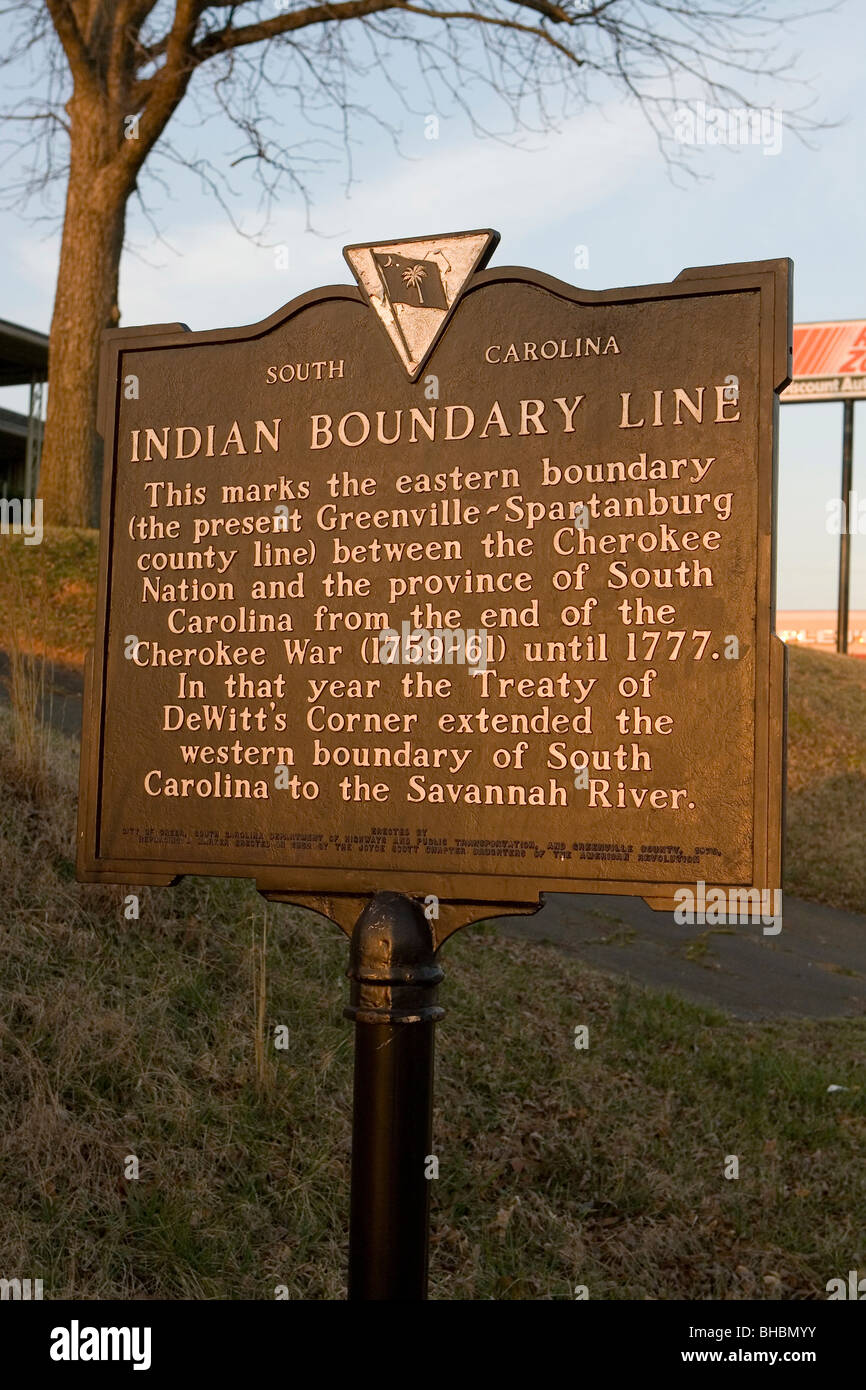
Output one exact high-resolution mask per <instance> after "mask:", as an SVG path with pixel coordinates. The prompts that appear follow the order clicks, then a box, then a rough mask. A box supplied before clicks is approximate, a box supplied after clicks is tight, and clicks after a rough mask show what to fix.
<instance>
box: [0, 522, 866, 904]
mask: <svg viewBox="0 0 866 1390" xmlns="http://www.w3.org/2000/svg"><path fill="white" fill-rule="evenodd" d="M97 544H98V533H97V532H96V531H70V530H50V529H49V530H48V531H46V533H45V539H44V541H43V543H42V545H40V546H24V545H22V544H21V542H20V540H18V539H17V538H14V537H0V647H2V646H3V645H4V642H6V641H8V637H5V636H4V632H3V615H4V614H9V613H11V612H14V611H15V606H16V598H17V595H18V594H20V593H21V592H22V591H23V592H25V593H26V594H27V595H28V600H27V602H28V605H29V617H30V628H31V632H30V643H29V645H30V646H31V647H32V648H33V649H36V650H39V651H43V652H47V653H48V655H50V656H51V657H52V659H53V660H55V661H59V662H67V663H71V664H73V665H76V664H81V663H82V662H83V660H84V653H85V651H86V649H87V647H88V646H90V645H91V643H92V641H93V622H94V611H95V604H96V555H97ZM26 626H27V624H25V627H26ZM25 636H26V634H25ZM788 791H789V799H788V823H787V843H786V865H785V889H786V891H788V892H791V893H795V894H798V895H799V896H801V897H804V898H812V899H814V900H815V901H818V902H826V903H830V904H831V905H833V906H836V907H847V908H851V909H853V910H855V911H859V912H866V661H858V660H855V659H854V658H851V657H838V656H832V655H825V654H824V653H821V652H813V651H809V650H807V649H805V648H796V647H795V648H792V649H791V652H790V703H789V712H788Z"/></svg>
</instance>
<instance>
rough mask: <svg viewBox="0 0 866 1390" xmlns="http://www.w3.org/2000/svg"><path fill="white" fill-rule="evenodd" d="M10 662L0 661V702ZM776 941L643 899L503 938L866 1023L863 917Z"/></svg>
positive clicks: (685, 985) (73, 707)
mask: <svg viewBox="0 0 866 1390" xmlns="http://www.w3.org/2000/svg"><path fill="white" fill-rule="evenodd" d="M8 669H9V668H8V661H7V658H6V656H5V654H4V653H3V652H0V699H3V700H7V699H8V692H7V690H6V686H5V683H4V680H3V677H5V676H6V675H7V674H8ZM81 691H82V677H81V675H80V673H79V672H78V671H76V670H73V669H70V668H63V667H55V668H54V671H53V675H52V680H51V691H50V694H49V702H48V703H49V710H48V714H49V718H50V719H51V722H52V723H53V724H54V726H55V728H58V729H62V730H63V731H64V733H67V734H74V735H76V736H77V735H78V734H79V733H80V730H81ZM782 916H783V925H782V930H781V932H780V933H779V935H778V936H764V935H763V933H762V931H761V928H760V926H757V927H746V926H736V927H701V926H693V927H687V926H682V927H681V926H678V925H677V924H676V922H675V921H674V919H673V913H670V912H654V911H653V909H652V908H651V907H647V906H646V904H645V903H644V902H643V901H642V900H641V899H640V898H608V897H594V896H593V897H591V896H589V895H587V894H571V893H570V894H562V893H557V894H549V895H548V897H547V901H546V902H545V905H544V907H543V908H542V909H541V911H540V912H539V913H537V914H536V916H534V917H503V918H501V919H500V929H501V931H502V932H503V934H504V935H506V936H516V937H522V938H523V939H525V940H528V941H548V942H552V943H553V945H555V946H558V947H559V948H560V949H561V950H563V951H565V952H567V953H568V954H569V955H574V956H578V957H579V958H580V959H581V960H585V961H586V962H587V963H588V964H589V965H593V966H595V967H596V968H597V969H599V970H604V971H607V972H608V974H611V975H618V976H626V977H627V978H629V979H632V980H635V981H637V982H638V983H640V984H646V985H651V986H653V987H655V988H657V989H670V990H674V991H676V992H677V993H680V994H684V995H685V996H686V997H687V998H689V999H694V1000H696V1001H697V1002H698V1003H700V1004H709V1005H712V1006H714V1007H716V1008H721V1009H724V1010H726V1011H727V1012H728V1013H732V1014H734V1015H736V1016H737V1017H739V1018H754V1019H758V1018H778V1017H789V1016H798V1015H799V1016H801V1017H805V1018H837V1017H862V1016H863V1015H864V1014H866V915H861V914H859V913H856V912H840V911H839V910H838V909H837V908H833V907H822V906H821V905H820V904H819V903H809V902H804V901H803V900H802V899H799V898H790V897H786V898H785V900H784V903H783V914H782Z"/></svg>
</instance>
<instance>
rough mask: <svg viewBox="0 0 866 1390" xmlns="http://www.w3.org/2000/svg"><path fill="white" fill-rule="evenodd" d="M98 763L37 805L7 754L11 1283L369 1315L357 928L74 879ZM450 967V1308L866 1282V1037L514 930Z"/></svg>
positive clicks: (4, 971) (4, 1113)
mask: <svg viewBox="0 0 866 1390" xmlns="http://www.w3.org/2000/svg"><path fill="white" fill-rule="evenodd" d="M10 732H11V729H10V719H9V715H8V713H6V712H3V711H0V749H8V747H9V737H10ZM76 763H77V749H76V747H75V745H74V744H73V743H71V742H69V741H66V740H62V739H60V738H59V737H56V738H54V739H53V741H52V760H51V764H50V766H49V770H48V777H47V781H46V783H45V785H44V786H43V787H42V788H40V789H35V788H33V787H32V786H29V785H27V784H25V783H24V782H22V780H21V779H20V778H19V777H17V776H16V775H14V774H13V772H12V771H11V770H10V763H9V761H8V759H5V760H4V755H3V754H0V843H2V845H3V856H2V861H0V903H2V916H0V931H2V950H0V1019H2V1026H0V1068H2V1077H3V1083H2V1090H0V1211H2V1220H0V1275H3V1276H5V1277H15V1276H17V1277H22V1278H24V1277H28V1276H29V1277H33V1278H43V1279H44V1280H45V1292H46V1297H50V1298H62V1297H78V1298H157V1297H162V1298H227V1299H251V1298H272V1297H273V1294H274V1289H275V1287H276V1286H277V1285H286V1286H287V1288H288V1291H289V1295H290V1297H292V1298H310V1299H328V1298H336V1297H340V1296H341V1294H342V1292H343V1269H344V1263H345V1221H346V1213H347V1208H348V1176H349V1142H350V1135H349V1124H350V1085H351V1028H350V1025H349V1024H348V1023H347V1022H346V1020H345V1019H343V1017H342V1008H343V1005H344V1003H345V1002H346V981H345V978H344V973H343V972H344V970H345V968H346V956H347V948H346V942H345V939H344V937H343V936H342V934H341V933H340V932H338V931H337V929H336V928H334V927H331V926H329V925H328V924H327V923H325V922H323V921H322V920H321V919H318V918H315V917H314V916H313V915H311V914H309V913H306V912H303V911H300V910H299V909H293V908H289V907H270V908H268V921H269V926H268V931H267V936H266V937H265V936H264V934H263V927H264V908H263V904H262V903H261V901H260V900H259V899H258V898H257V896H256V894H255V893H254V891H253V889H252V887H251V885H250V884H249V883H246V882H238V881H235V882H232V881H221V880H218V879H190V880H187V881H185V882H184V883H182V884H181V885H179V886H178V887H177V888H174V889H153V890H142V891H141V892H140V894H139V897H140V916H139V918H138V919H137V920H136V919H135V918H132V919H127V917H126V916H125V915H124V900H125V898H126V896H127V894H128V893H129V892H130V891H132V890H131V889H125V888H107V887H104V888H103V887H94V886H86V885H81V884H78V883H77V882H76V881H75V878H74V870H73V865H72V862H71V856H72V845H73V838H74V810H75V777H76ZM443 954H444V956H445V960H444V964H445V966H446V971H447V978H446V982H445V985H444V986H443V989H442V999H443V1003H444V1004H445V1006H446V1009H447V1017H446V1019H445V1021H444V1023H443V1024H442V1025H441V1026H440V1028H439V1037H438V1060H437V1073H438V1075H437V1109H436V1119H435V1128H434V1151H435V1152H436V1154H437V1155H438V1157H439V1161H440V1179H439V1181H438V1182H437V1183H436V1184H435V1188H434V1192H433V1253H432V1295H433V1297H435V1298H440V1299H456V1298H471V1299H490V1298H495V1299H499V1298H504V1299H559V1298H563V1299H565V1298H570V1297H572V1296H573V1290H574V1286H575V1285H576V1284H586V1285H587V1286H588V1288H589V1292H590V1296H591V1297H592V1298H607V1299H628V1298H637V1299H643V1298H663V1299H675V1298H689V1299H710V1298H732V1299H742V1298H753V1297H756V1298H815V1297H824V1296H825V1293H824V1290H825V1286H826V1283H827V1281H828V1279H830V1278H832V1277H835V1276H837V1275H840V1274H841V1275H845V1274H846V1273H847V1271H848V1270H849V1269H851V1268H858V1267H859V1268H863V1267H864V1263H866V1243H864V1235H863V1225H862V1212H863V1210H864V1196H866V1194H864V1172H863V1164H862V1151H863V1142H864V1138H866V1092H864V1089H863V1070H862V1057H863V1046H864V1033H866V1024H864V1023H862V1022H854V1021H846V1022H838V1023H826V1022H823V1023H821V1024H820V1025H818V1024H815V1025H813V1024H809V1023H797V1024H793V1023H790V1024H788V1023H783V1024H779V1023H775V1024H767V1025H754V1024H744V1023H740V1022H736V1021H733V1020H730V1019H728V1018H726V1017H724V1016H722V1015H720V1014H716V1013H712V1012H710V1011H707V1010H703V1009H700V1008H697V1007H694V1006H692V1005H690V1004H687V1003H685V1002H683V1001H682V1000H679V999H676V998H674V997H672V996H659V995H655V994H652V993H648V992H645V991H642V990H639V989H636V988H635V987H633V986H627V985H620V984H617V983H615V982H613V981H611V980H609V979H607V978H606V977H603V976H600V975H597V974H595V973H594V972H593V971H592V970H590V969H588V968H587V967H585V966H583V965H581V964H580V963H579V962H577V961H575V960H573V959H570V958H563V957H562V956H561V955H560V954H558V953H557V952H556V950H555V949H553V948H550V947H545V946H532V945H528V944H524V943H520V942H516V941H512V940H507V939H504V938H501V937H499V936H498V935H497V934H496V931H495V928H493V927H491V926H487V927H483V926H482V927H479V928H474V929H470V930H467V931H465V932H463V933H460V934H458V936H457V938H456V939H454V940H453V941H451V942H449V943H448V945H447V946H446V948H445V950H444V952H443ZM265 967H266V969H265ZM251 975H252V978H253V979H254V980H255V981H256V984H255V989H254V990H253V991H252V992H251V990H250V979H251ZM579 1023H580V1024H586V1025H588V1027H589V1039H590V1045H589V1049H588V1050H587V1051H576V1050H575V1048H574V1046H573V1039H574V1027H575V1024H579ZM277 1024H285V1025H286V1026H287V1028H288V1034H289V1047H288V1050H286V1051H277V1050H275V1049H274V1047H273V1033H274V1027H275V1025H277ZM831 1083H833V1084H837V1085H841V1086H844V1087H846V1088H847V1089H846V1090H844V1091H841V1092H837V1093H834V1094H828V1091H827V1087H828V1086H829V1085H830V1084H831ZM130 1154H134V1155H136V1156H137V1157H138V1158H139V1160H140V1173H141V1176H140V1178H139V1180H138V1181H134V1180H129V1179H127V1178H125V1177H124V1166H125V1162H126V1158H127V1156H128V1155H130ZM728 1154H737V1155H739V1158H740V1177H739V1179H738V1180H735V1181H729V1180H726V1179H725V1178H724V1177H723V1167H724V1163H725V1157H726V1155H728Z"/></svg>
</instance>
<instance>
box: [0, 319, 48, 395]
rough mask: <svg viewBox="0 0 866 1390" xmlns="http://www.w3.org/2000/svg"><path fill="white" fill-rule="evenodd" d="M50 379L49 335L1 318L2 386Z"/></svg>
mask: <svg viewBox="0 0 866 1390" xmlns="http://www.w3.org/2000/svg"><path fill="white" fill-rule="evenodd" d="M34 380H36V381H47V380H48V334H47V333H37V331H36V329H35V328H24V327H23V326H22V325H21V324H20V323H8V322H7V321H6V319H0V386H29V385H30V384H31V382H32V381H34Z"/></svg>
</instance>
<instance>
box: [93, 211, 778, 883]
mask: <svg viewBox="0 0 866 1390" xmlns="http://www.w3.org/2000/svg"><path fill="white" fill-rule="evenodd" d="M494 244H495V237H494V234H492V233H478V232H474V233H465V234H461V235H457V236H451V237H439V238H428V239H423V238H416V239H414V240H411V241H403V242H396V243H393V242H392V243H382V244H381V245H377V246H366V247H353V248H349V249H348V251H347V259H348V260H349V263H350V265H351V266H352V268H353V270H354V271H355V273H356V276H357V279H358V283H359V288H357V289H356V288H354V287H348V286H335V287H331V288H328V289H324V290H320V291H315V292H313V293H310V294H307V295H304V296H302V297H301V298H300V299H298V300H295V301H294V302H293V303H291V304H289V305H287V306H286V307H285V308H284V309H282V310H280V311H279V312H277V313H276V314H274V315H273V316H272V317H271V318H270V319H267V320H265V321H264V322H263V323H260V324H256V325H254V326H252V327H250V328H243V329H231V330H223V331H217V332H205V333H190V332H188V331H187V330H185V329H184V328H183V326H182V325H163V326H158V327H154V328H147V329H137V328H130V329H122V330H115V331H112V332H110V333H108V334H106V337H105V345H104V355H103V369H102V390H101V404H100V416H101V429H102V432H103V436H104V440H105V485H104V507H103V529H102V538H101V540H102V548H101V596H100V627H99V636H98V642H97V646H96V648H95V652H94V658H93V661H92V662H91V665H90V671H89V690H88V708H87V711H86V718H85V738H84V747H83V754H82V803H81V820H80V835H79V873H80V875H81V876H82V877H83V878H85V879H90V880H94V881H117V880H119V881H123V882H154V883H166V882H170V881H171V880H172V879H173V878H174V877H176V876H177V875H179V874H184V873H214V874H232V875H247V876H252V877H255V878H256V880H257V882H258V884H259V886H260V888H262V890H263V891H267V892H271V893H274V894H279V893H283V894H285V895H291V894H295V895H302V894H324V895H339V894H346V895H350V894H355V895H358V894H364V893H368V892H372V891H375V890H377V889H381V888H394V889H397V890H400V891H406V892H412V893H424V894H428V893H429V894H435V895H436V896H438V897H439V898H441V899H442V900H443V901H448V900H451V901H457V900H459V901H462V902H464V903H471V902H485V903H494V904H495V903H497V902H501V903H506V902H510V903H519V902H523V903H531V902H537V901H538V895H539V892H541V891H572V892H575V891H590V892H611V893H634V894H640V895H642V896H644V897H645V898H647V900H648V901H651V902H653V903H654V905H656V906H664V905H668V906H670V905H672V903H673V894H674V892H675V890H676V888H677V887H678V886H681V885H694V884H695V883H697V882H700V881H703V882H705V883H707V884H715V885H724V886H735V885H736V886H754V887H759V888H775V887H778V885H779V874H780V862H779V861H780V836H781V777H782V773H781V766H782V758H781V747H782V735H783V712H782V709H783V684H784V670H783V665H784V663H783V656H782V648H781V644H780V643H779V642H778V640H777V639H776V638H774V637H773V635H772V565H773V480H774V448H775V417H776V398H777V394H778V392H779V390H780V389H781V388H782V387H783V386H784V385H785V383H786V381H787V379H788V343H789V335H790V327H789V319H788V274H789V266H788V262H786V261H772V262H760V263H754V264H745V265H729V266H716V267H709V268H704V269H700V270H691V271H685V272H683V274H682V275H681V276H680V277H679V278H678V279H677V280H675V281H674V282H672V283H671V284H669V285H654V286H649V287H647V286H644V287H640V288H637V289H627V290H615V291H610V292H604V293H594V292H589V291H583V290H580V289H576V288H574V287H572V286H569V285H566V284H564V283H562V282H560V281H557V280H554V279H551V278H550V277H548V276H545V275H542V274H538V273H535V272H532V271H526V270H520V269H502V270H496V269H493V270H484V269H482V268H480V267H482V266H483V264H484V262H485V261H486V259H487V257H488V256H489V254H490V251H491V249H492V246H493V245H494ZM383 330H384V331H383Z"/></svg>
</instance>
